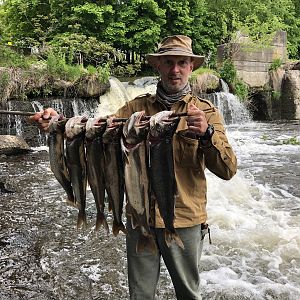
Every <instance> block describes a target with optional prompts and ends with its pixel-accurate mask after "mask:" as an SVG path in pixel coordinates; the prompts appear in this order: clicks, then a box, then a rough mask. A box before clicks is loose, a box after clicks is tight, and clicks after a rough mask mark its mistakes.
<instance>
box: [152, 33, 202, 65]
mask: <svg viewBox="0 0 300 300" xmlns="http://www.w3.org/2000/svg"><path fill="white" fill-rule="evenodd" d="M166 55H176V56H188V57H192V58H193V63H194V70H195V69H197V68H199V67H200V66H201V65H202V64H203V61H204V56H202V55H196V54H194V53H193V50H192V40H191V39H190V38H189V37H188V36H185V35H172V36H168V37H166V38H165V39H164V40H163V41H162V42H161V43H160V44H159V45H158V49H157V52H156V53H152V54H148V55H146V58H147V61H148V63H149V64H150V65H151V66H152V67H154V68H156V67H157V62H158V59H159V57H161V56H166Z"/></svg>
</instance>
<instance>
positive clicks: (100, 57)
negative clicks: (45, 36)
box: [49, 33, 118, 67]
mask: <svg viewBox="0 0 300 300" xmlns="http://www.w3.org/2000/svg"><path fill="white" fill-rule="evenodd" d="M49 45H51V48H52V49H56V51H64V53H65V55H66V58H67V62H68V63H70V64H72V63H75V64H83V65H84V66H87V65H89V64H90V65H94V66H96V67H97V66H98V65H101V64H109V65H112V64H113V62H114V58H115V57H118V53H117V51H116V50H115V49H114V48H113V47H112V46H110V45H108V44H106V43H103V42H99V41H98V40H97V39H96V38H95V37H87V36H86V35H83V34H77V33H71V34H69V33H64V34H60V35H57V36H55V37H54V38H53V40H52V41H51V42H50V43H49Z"/></svg>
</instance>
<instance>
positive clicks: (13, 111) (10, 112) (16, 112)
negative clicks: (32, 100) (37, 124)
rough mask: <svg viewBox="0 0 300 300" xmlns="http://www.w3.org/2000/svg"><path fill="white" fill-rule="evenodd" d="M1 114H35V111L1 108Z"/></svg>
mask: <svg viewBox="0 0 300 300" xmlns="http://www.w3.org/2000/svg"><path fill="white" fill-rule="evenodd" d="M0 114H5V115H20V116H33V115H34V114H35V112H34V111H33V112H30V111H17V110H0Z"/></svg>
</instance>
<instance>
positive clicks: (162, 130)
mask: <svg viewBox="0 0 300 300" xmlns="http://www.w3.org/2000/svg"><path fill="white" fill-rule="evenodd" d="M173 114H174V111H169V110H164V111H161V112H158V113H157V114H155V115H153V116H152V117H151V118H150V130H149V132H150V135H151V136H152V137H161V136H164V135H167V134H170V133H172V134H173V133H174V131H175V129H176V127H177V125H178V122H179V119H180V118H179V117H176V116H173Z"/></svg>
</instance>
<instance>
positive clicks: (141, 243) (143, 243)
mask: <svg viewBox="0 0 300 300" xmlns="http://www.w3.org/2000/svg"><path fill="white" fill-rule="evenodd" d="M145 250H147V251H149V252H151V253H152V254H153V255H155V254H156V253H157V251H158V250H157V246H156V243H155V240H154V237H153V235H152V234H149V235H147V236H145V235H143V234H140V236H139V239H138V241H137V243H136V253H141V252H143V251H145Z"/></svg>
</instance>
